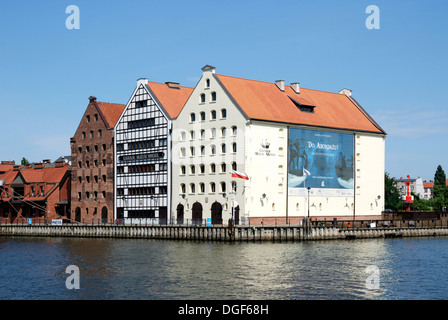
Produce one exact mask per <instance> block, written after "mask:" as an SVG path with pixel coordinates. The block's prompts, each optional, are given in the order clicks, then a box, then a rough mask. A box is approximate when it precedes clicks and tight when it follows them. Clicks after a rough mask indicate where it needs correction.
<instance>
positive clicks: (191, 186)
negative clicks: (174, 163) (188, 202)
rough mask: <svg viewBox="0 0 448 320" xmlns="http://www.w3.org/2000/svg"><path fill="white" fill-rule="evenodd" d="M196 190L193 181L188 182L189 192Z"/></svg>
mask: <svg viewBox="0 0 448 320" xmlns="http://www.w3.org/2000/svg"><path fill="white" fill-rule="evenodd" d="M195 192H196V187H195V185H194V183H190V193H195Z"/></svg>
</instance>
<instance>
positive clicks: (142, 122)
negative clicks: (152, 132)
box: [128, 118, 156, 129]
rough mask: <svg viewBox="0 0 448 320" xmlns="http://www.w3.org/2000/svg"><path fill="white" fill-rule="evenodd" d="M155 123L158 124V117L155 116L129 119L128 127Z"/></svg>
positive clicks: (137, 127)
mask: <svg viewBox="0 0 448 320" xmlns="http://www.w3.org/2000/svg"><path fill="white" fill-rule="evenodd" d="M155 124H156V119H154V118H148V119H141V120H135V121H129V122H128V129H139V128H147V127H151V126H154V125H155Z"/></svg>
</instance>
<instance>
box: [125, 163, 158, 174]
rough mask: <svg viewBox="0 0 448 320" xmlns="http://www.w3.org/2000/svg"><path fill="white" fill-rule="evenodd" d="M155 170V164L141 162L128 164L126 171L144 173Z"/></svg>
mask: <svg viewBox="0 0 448 320" xmlns="http://www.w3.org/2000/svg"><path fill="white" fill-rule="evenodd" d="M154 171H156V165H155V164H141V165H135V166H129V168H128V173H144V172H154Z"/></svg>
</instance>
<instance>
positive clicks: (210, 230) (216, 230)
mask: <svg viewBox="0 0 448 320" xmlns="http://www.w3.org/2000/svg"><path fill="white" fill-rule="evenodd" d="M11 236H25V237H84V238H117V239H120V238H125V239H126V238H127V239H132V238H134V239H167V240H168V239H170V240H206V241H308V240H336V239H366V238H401V237H434V236H448V228H447V227H434V228H431V227H428V228H369V229H357V228H355V229H352V228H342V229H341V228H336V227H312V228H309V229H306V228H303V227H292V226H284V227H282V226H275V227H267V226H263V227H260V226H255V227H254V226H251V227H249V226H237V227H234V228H228V227H226V226H221V227H219V226H213V227H199V226H121V225H118V226H117V225H104V226H101V225H95V226H90V225H63V226H52V225H0V237H11Z"/></svg>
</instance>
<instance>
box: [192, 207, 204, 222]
mask: <svg viewBox="0 0 448 320" xmlns="http://www.w3.org/2000/svg"><path fill="white" fill-rule="evenodd" d="M192 209H193V210H192V215H191V219H192V221H191V223H192V224H202V204H200V203H199V202H195V203H193V208H192Z"/></svg>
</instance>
